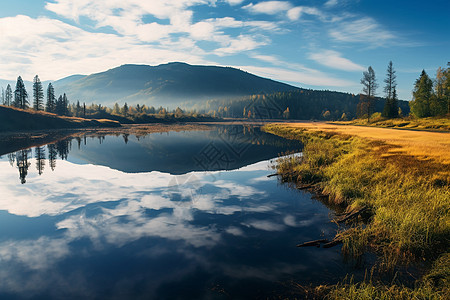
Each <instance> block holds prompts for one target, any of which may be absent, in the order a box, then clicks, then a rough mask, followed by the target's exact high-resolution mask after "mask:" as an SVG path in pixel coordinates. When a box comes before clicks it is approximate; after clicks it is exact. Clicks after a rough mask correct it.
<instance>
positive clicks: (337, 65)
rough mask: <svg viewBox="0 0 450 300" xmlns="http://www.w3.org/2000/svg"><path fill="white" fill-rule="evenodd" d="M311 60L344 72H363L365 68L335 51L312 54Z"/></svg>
mask: <svg viewBox="0 0 450 300" xmlns="http://www.w3.org/2000/svg"><path fill="white" fill-rule="evenodd" d="M309 58H310V59H312V60H314V61H316V62H318V63H319V64H321V65H324V66H326V67H329V68H333V69H338V70H344V71H363V70H364V67H363V66H361V65H358V64H356V63H354V62H352V61H351V60H349V59H347V58H344V57H342V56H341V53H339V52H336V51H333V50H324V51H320V52H314V53H310V55H309Z"/></svg>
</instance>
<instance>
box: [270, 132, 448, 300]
mask: <svg viewBox="0 0 450 300" xmlns="http://www.w3.org/2000/svg"><path fill="white" fill-rule="evenodd" d="M264 130H265V131H266V132H270V133H273V134H277V135H280V136H283V137H286V138H292V139H299V140H301V141H303V143H304V144H305V147H304V153H303V159H302V161H290V162H287V161H281V162H280V164H279V167H278V172H279V173H281V174H284V173H286V172H291V174H295V178H294V180H297V181H299V182H302V183H315V184H318V185H319V186H320V187H321V188H322V190H323V191H322V192H323V193H325V194H328V195H329V201H331V202H333V203H335V204H341V205H345V206H346V207H347V211H352V210H356V209H359V208H361V207H368V208H369V209H368V211H369V212H370V218H369V219H368V221H367V220H365V223H364V225H363V226H361V223H354V224H353V227H352V228H351V230H348V231H346V232H344V233H342V234H341V236H342V238H343V243H344V245H343V252H344V253H345V254H347V255H351V256H354V257H358V256H360V255H362V254H363V253H364V252H365V251H366V250H367V249H371V250H373V251H375V252H376V253H378V254H379V261H378V264H377V269H378V270H381V271H392V270H394V268H395V267H396V266H397V265H399V264H409V263H411V262H419V261H420V262H422V263H423V262H425V263H426V262H432V261H434V260H435V259H436V258H437V257H439V256H440V255H444V256H445V257H447V261H448V252H449V251H448V250H449V245H450V241H449V239H450V168H449V165H447V164H443V163H440V162H437V161H433V160H423V159H419V158H417V157H414V156H412V155H407V154H405V153H398V154H395V155H393V154H392V153H389V151H390V150H391V148H392V146H390V145H389V144H386V143H383V142H381V141H376V140H368V139H364V138H360V137H356V136H349V135H346V136H345V135H339V134H333V133H329V132H321V131H311V130H309V131H308V130H304V129H302V128H298V127H290V126H289V125H283V124H270V125H266V126H265V127H264ZM433 270H434V269H433ZM445 280H446V282H447V283H448V280H449V273H448V272H447V273H446V274H445ZM430 286H431V285H430ZM340 289H343V291H344V292H345V293H344V294H346V295H348V297H350V298H348V299H362V298H360V296H361V297H365V296H368V298H372V297H375V298H377V299H389V295H394V294H395V295H396V297H397V296H398V297H399V298H400V299H410V298H408V297H410V296H413V294H414V293H419V294H417V295H422V294H420V293H422V292H423V293H425V294H427V293H430V291H429V290H428V287H427V286H421V287H420V289H414V290H406V289H405V288H402V287H395V288H393V289H392V290H390V289H389V288H387V290H384V292H383V295H385V296H386V297H387V298H386V297H385V296H379V295H378V294H377V293H378V290H379V289H378V288H377V287H376V286H374V285H373V284H369V283H359V284H351V285H344V286H342V287H337V288H336V290H334V291H335V294H333V295H336V298H339V297H338V296H339V295H341V294H339V291H340ZM357 293H361V294H360V295H357ZM425 294H424V295H425ZM351 295H353V296H351ZM430 295H431V294H430ZM369 296H370V297H369ZM383 297H384V298H383ZM433 297H434V296H433ZM419 298H421V296H420V297H419ZM425 298H426V297H425Z"/></svg>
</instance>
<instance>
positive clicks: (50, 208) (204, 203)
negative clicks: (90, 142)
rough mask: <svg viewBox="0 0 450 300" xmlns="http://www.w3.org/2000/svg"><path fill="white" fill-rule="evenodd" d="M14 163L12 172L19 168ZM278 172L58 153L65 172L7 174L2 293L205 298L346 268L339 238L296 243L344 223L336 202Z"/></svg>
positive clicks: (0, 246) (263, 165)
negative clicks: (151, 167)
mask: <svg viewBox="0 0 450 300" xmlns="http://www.w3.org/2000/svg"><path fill="white" fill-rule="evenodd" d="M35 161H36V158H34V159H30V161H29V162H35ZM5 164H8V162H6V161H4V162H0V169H1V170H4V172H2V173H1V175H0V182H4V183H7V182H8V178H10V176H11V174H12V173H13V171H14V170H13V169H12V168H10V167H9V166H6V167H7V168H6V169H5ZM268 172H269V170H268V162H267V161H263V162H260V163H257V164H253V165H250V166H248V167H244V168H241V169H240V170H237V171H233V172H220V171H214V172H191V173H188V174H184V175H170V174H167V173H161V172H156V171H153V172H150V173H137V174H133V173H124V172H121V171H117V170H113V169H110V168H108V167H104V166H95V165H90V164H89V165H87V164H85V165H77V164H73V163H71V162H69V161H63V160H58V168H57V170H56V171H55V172H47V173H43V174H42V175H39V174H38V173H35V174H31V175H30V180H29V183H28V184H27V188H24V186H22V185H2V186H1V193H2V195H3V197H4V198H3V200H2V201H1V202H0V211H3V212H7V214H8V216H9V218H10V221H9V224H8V225H9V228H10V232H9V237H8V236H5V235H6V234H3V233H2V232H0V269H1V270H3V271H1V272H0V296H2V295H4V293H6V292H13V293H16V294H19V295H22V296H23V295H27V296H36V297H43V296H44V297H48V298H59V297H63V298H66V297H68V298H76V297H83V298H108V299H109V298H120V297H127V298H129V297H132V298H133V297H138V296H139V297H145V298H157V299H161V298H165V299H168V298H172V297H174V298H191V299H200V298H210V297H213V298H217V297H219V296H221V295H220V293H217V292H214V291H213V290H212V287H213V286H217V285H219V286H220V287H221V289H225V290H226V291H227V293H229V294H230V295H232V296H233V298H236V297H237V296H240V295H242V294H244V295H245V293H249V292H250V291H249V290H247V288H245V287H244V286H241V283H247V284H248V285H250V286H251V285H253V284H258V286H259V290H260V291H261V290H263V291H265V292H267V293H270V292H271V289H272V288H274V287H275V286H277V284H276V282H277V281H279V280H289V279H293V278H295V279H296V280H299V281H304V280H311V279H313V278H314V277H315V276H317V275H318V273H321V272H318V271H317V268H322V267H323V266H326V267H327V268H329V269H331V273H332V274H341V273H344V269H345V267H343V266H342V265H341V264H338V262H339V261H340V255H339V251H338V250H333V249H330V250H327V251H326V252H325V251H321V250H323V249H320V250H319V252H316V251H317V250H315V251H310V250H309V249H306V251H301V252H299V251H298V249H297V248H295V246H294V245H295V244H296V243H297V242H298V240H307V239H311V238H315V237H316V236H319V235H320V234H325V235H328V236H332V235H333V234H334V230H335V228H334V225H333V224H330V223H329V222H328V210H327V209H326V208H325V207H323V206H321V205H316V204H314V203H313V202H311V200H310V199H309V196H308V195H306V194H302V193H297V192H295V193H294V192H293V191H290V190H286V189H283V188H280V187H278V185H277V183H276V180H274V179H271V178H267V176H266V175H267V174H268ZM19 220H21V221H19ZM20 222H23V223H22V225H21V226H14V225H15V224H20ZM42 222H43V223H44V224H46V225H43V224H42ZM20 227H24V228H26V230H27V232H26V234H19V232H20ZM52 227H53V228H52ZM11 235H12V238H11ZM320 251H321V252H320ZM143 266H145V268H144V267H143ZM314 269H316V271H314ZM6 270H7V271H6ZM318 278H320V280H324V277H323V276H322V275H320V277H316V280H317V279H318ZM75 279H76V280H75ZM328 280H332V278H330V277H328V278H327V279H326V281H328ZM26 282H29V283H30V284H28V285H24V283H26ZM125 282H126V284H125ZM233 282H234V283H233ZM38 283H39V284H38ZM67 285H70V286H71V289H70V291H66V292H67V293H69V294H64V293H65V292H64V291H65V287H66V286H67ZM19 286H21V289H19ZM105 286H109V287H111V289H110V290H108V289H105ZM187 286H189V287H190V288H189V291H190V292H188V290H186V291H184V292H185V293H187V294H177V293H175V291H176V290H177V289H179V288H181V289H182V290H183V287H187ZM142 287H145V289H144V290H142V289H141V288H142ZM16 289H17V290H16ZM178 291H180V290H178ZM180 292H183V291H180ZM190 293H193V294H190ZM180 295H181V296H180ZM69 296H70V297H69Z"/></svg>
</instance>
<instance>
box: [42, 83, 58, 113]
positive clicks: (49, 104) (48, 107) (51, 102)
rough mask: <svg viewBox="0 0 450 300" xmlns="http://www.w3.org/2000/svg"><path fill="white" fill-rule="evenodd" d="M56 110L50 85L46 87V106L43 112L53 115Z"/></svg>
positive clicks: (52, 89)
mask: <svg viewBox="0 0 450 300" xmlns="http://www.w3.org/2000/svg"><path fill="white" fill-rule="evenodd" d="M55 110H56V98H55V89H54V88H53V85H52V84H51V83H49V84H48V87H47V104H46V105H45V111H48V112H51V113H54V112H55Z"/></svg>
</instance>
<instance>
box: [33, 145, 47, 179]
mask: <svg viewBox="0 0 450 300" xmlns="http://www.w3.org/2000/svg"><path fill="white" fill-rule="evenodd" d="M34 153H35V154H34V157H35V158H36V170H37V171H38V173H39V175H42V172H44V166H45V149H44V147H36V148H34Z"/></svg>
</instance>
